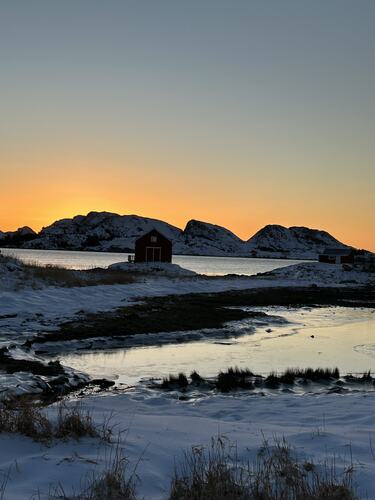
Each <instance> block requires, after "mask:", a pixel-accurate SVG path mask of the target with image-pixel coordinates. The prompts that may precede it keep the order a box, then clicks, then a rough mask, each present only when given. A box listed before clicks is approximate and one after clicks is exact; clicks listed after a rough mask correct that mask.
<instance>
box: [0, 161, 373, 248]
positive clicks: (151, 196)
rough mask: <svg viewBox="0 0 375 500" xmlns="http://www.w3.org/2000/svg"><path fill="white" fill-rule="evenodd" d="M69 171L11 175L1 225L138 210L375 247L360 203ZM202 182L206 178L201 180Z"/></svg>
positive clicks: (176, 219) (0, 190)
mask: <svg viewBox="0 0 375 500" xmlns="http://www.w3.org/2000/svg"><path fill="white" fill-rule="evenodd" d="M73 170H74V169H73ZM73 170H71V171H67V170H66V169H65V173H64V174H61V175H57V174H55V175H54V176H53V179H54V182H53V183H51V181H50V180H49V178H48V176H44V177H43V178H40V177H38V176H36V177H35V176H32V175H31V176H30V177H29V178H27V179H24V180H23V181H22V180H19V179H18V180H16V179H13V180H11V181H8V183H7V185H6V186H5V185H4V184H3V185H2V186H1V187H0V195H1V202H0V230H2V231H11V230H15V229H17V228H18V227H21V226H26V225H27V226H30V227H31V228H32V229H34V230H35V231H39V230H40V229H41V228H42V227H44V226H48V225H50V224H51V223H53V222H55V221H56V220H59V219H63V218H71V217H74V216H75V215H86V214H87V213H88V212H91V211H98V212H100V211H107V212H114V213H118V214H121V215H125V214H136V215H141V216H145V217H152V218H155V219H161V220H163V221H165V222H168V223H170V224H173V225H175V226H177V227H179V228H181V229H183V228H184V227H185V225H186V223H187V221H188V220H190V219H198V220H202V221H205V222H210V223H212V224H218V225H221V226H224V227H226V228H227V229H230V230H231V231H233V232H234V233H235V234H236V235H237V236H239V237H240V238H242V239H243V240H247V239H248V238H250V237H251V236H252V235H253V234H255V232H256V231H258V230H259V229H261V228H262V227H263V226H265V225H266V224H280V225H283V226H286V227H290V226H293V225H294V226H295V225H297V226H300V225H304V226H307V227H312V228H315V229H322V230H326V231H328V232H329V233H330V234H332V235H333V236H334V237H336V238H337V239H339V240H340V241H342V242H344V243H347V244H350V245H353V246H355V247H358V248H366V249H369V250H372V251H375V235H374V232H372V231H369V228H370V227H371V223H372V221H371V212H370V213H369V218H368V219H365V218H364V217H363V214H361V207H358V208H357V210H352V211H351V219H349V218H348V216H347V214H345V213H343V214H341V213H335V212H334V211H330V210H329V203H326V204H324V205H323V204H322V203H321V201H320V203H321V206H320V207H319V206H318V205H317V206H312V207H308V206H305V207H304V209H303V210H300V208H299V206H300V204H301V198H297V197H296V198H295V199H294V200H293V203H292V202H290V201H289V200H287V199H286V197H285V198H283V197H281V199H280V198H279V199H277V200H275V205H272V204H270V203H269V200H268V198H267V196H266V191H267V190H260V191H261V192H260V193H257V194H256V193H252V195H251V199H250V200H248V199H247V196H246V193H245V194H244V193H241V192H238V193H235V194H234V195H232V196H229V195H228V194H227V193H226V189H225V186H217V187H216V189H215V190H213V191H212V192H205V189H206V187H207V186H204V187H203V189H196V190H195V191H194V192H189V190H186V189H184V188H183V186H182V189H177V188H176V184H175V181H174V180H173V179H169V180H166V181H165V182H164V183H163V185H160V184H157V183H156V179H155V178H154V177H152V176H150V178H149V179H148V181H147V180H145V181H144V182H143V183H142V188H141V189H140V188H139V179H137V176H136V175H130V173H128V174H126V175H125V176H124V178H122V179H108V178H106V176H104V177H103V176H102V175H98V176H95V175H94V176H92V177H91V179H90V181H88V180H87V178H86V176H87V172H83V173H82V172H81V173H80V174H79V175H78V174H77V172H76V173H75V174H73ZM203 184H204V183H203Z"/></svg>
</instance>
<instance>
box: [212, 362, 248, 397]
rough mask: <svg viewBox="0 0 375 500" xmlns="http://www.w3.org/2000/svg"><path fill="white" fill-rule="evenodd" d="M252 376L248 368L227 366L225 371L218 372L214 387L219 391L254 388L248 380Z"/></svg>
mask: <svg viewBox="0 0 375 500" xmlns="http://www.w3.org/2000/svg"><path fill="white" fill-rule="evenodd" d="M250 377H254V374H253V373H252V372H251V371H250V370H247V369H245V370H243V369H240V368H237V367H235V368H228V370H227V371H226V372H220V373H219V375H218V376H217V380H216V388H217V389H218V390H219V391H220V392H229V391H233V390H235V389H254V384H253V382H252V381H250V380H249V378H250Z"/></svg>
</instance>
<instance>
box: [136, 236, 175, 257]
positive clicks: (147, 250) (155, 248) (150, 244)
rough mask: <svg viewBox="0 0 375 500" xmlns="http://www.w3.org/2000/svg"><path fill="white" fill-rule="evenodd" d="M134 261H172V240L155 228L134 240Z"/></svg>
mask: <svg viewBox="0 0 375 500" xmlns="http://www.w3.org/2000/svg"><path fill="white" fill-rule="evenodd" d="M134 261H135V262H172V242H171V241H170V240H169V239H168V238H166V237H165V236H164V235H163V234H161V233H159V231H157V230H156V229H152V230H151V231H150V232H148V233H146V234H144V235H143V236H141V237H140V238H138V239H137V240H136V242H135V257H134Z"/></svg>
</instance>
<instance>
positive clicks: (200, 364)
mask: <svg viewBox="0 0 375 500" xmlns="http://www.w3.org/2000/svg"><path fill="white" fill-rule="evenodd" d="M268 311H269V309H268ZM272 313H273V314H277V315H279V316H282V317H284V318H285V319H287V320H288V321H289V322H288V323H287V324H272V326H271V328H269V327H267V325H262V326H261V327H258V328H257V329H256V331H255V333H253V334H245V335H242V336H240V337H238V336H235V334H236V331H233V337H231V338H229V339H226V340H225V341H223V340H215V339H212V338H211V339H205V340H201V341H198V342H190V343H179V344H168V345H162V346H152V347H134V348H128V349H118V350H112V351H101V352H91V353H84V354H70V355H67V356H64V357H63V358H62V362H63V363H64V364H67V365H69V366H72V367H74V368H76V369H78V370H82V371H85V372H88V373H90V374H91V375H93V376H96V377H110V378H114V379H115V378H116V380H117V381H118V382H123V383H127V384H134V383H136V382H138V381H139V380H140V379H142V378H151V377H163V376H167V375H168V374H169V373H178V372H181V371H182V372H185V373H187V374H189V373H190V372H191V371H193V370H197V371H198V372H199V373H200V374H201V375H203V376H213V375H216V374H217V373H218V371H219V370H221V369H225V368H228V367H229V366H235V365H236V366H239V367H247V368H250V369H251V370H253V371H254V372H256V373H264V374H265V373H269V372H270V371H272V370H276V371H281V370H284V369H286V368H288V367H306V366H312V367H313V368H318V367H335V366H338V367H339V369H340V370H341V371H342V372H343V373H346V372H363V371H365V370H369V369H371V370H375V355H374V354H375V314H374V311H373V310H368V309H351V308H349V309H348V308H316V309H305V308H303V309H298V310H296V309H285V308H272ZM238 326H240V325H238ZM233 328H237V327H236V326H234V327H233ZM237 333H238V332H237ZM358 346H361V348H358Z"/></svg>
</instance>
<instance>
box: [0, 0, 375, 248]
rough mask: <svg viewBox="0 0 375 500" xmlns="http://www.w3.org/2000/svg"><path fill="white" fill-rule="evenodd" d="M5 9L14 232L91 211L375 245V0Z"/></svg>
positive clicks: (9, 214)
mask: <svg viewBox="0 0 375 500" xmlns="http://www.w3.org/2000/svg"><path fill="white" fill-rule="evenodd" d="M361 4H362V5H361V7H359V6H358V5H354V4H353V3H352V2H347V1H338V0H337V1H332V2H330V3H329V4H327V2H324V1H317V2H314V3H311V4H301V2H297V1H287V2H285V3H284V2H283V5H281V4H280V2H277V1H274V2H272V1H271V2H264V3H263V2H247V1H246V2H245V1H238V2H235V3H234V4H231V5H230V6H229V3H227V2H221V1H215V2H214V1H207V2H204V3H203V4H202V3H201V2H194V1H193V2H189V3H188V4H184V6H183V7H182V6H181V5H177V3H176V2H172V1H161V2H157V3H156V2H155V3H151V2H144V1H142V0H141V1H139V2H134V3H131V2H117V1H114V0H113V1H112V0H111V1H109V2H106V4H105V5H104V4H103V3H102V2H99V1H92V2H90V3H89V4H88V3H87V2H84V1H77V2H74V4H73V3H71V2H61V3H59V4H57V3H54V4H52V3H50V2H47V1H40V0H36V1H35V2H33V5H32V6H31V5H30V3H28V2H21V3H18V2H17V3H16V2H15V3H8V4H7V5H3V6H2V12H1V17H0V56H1V60H2V61H3V68H2V75H3V76H2V78H1V81H0V104H1V107H2V116H3V117H6V119H5V120H3V124H2V125H1V135H0V175H1V182H0V230H7V229H9V230H10V229H15V228H16V227H18V226H21V225H25V224H28V225H30V226H32V227H33V228H35V229H39V228H40V227H41V226H43V225H47V224H49V223H51V222H53V221H54V220H56V219H59V218H63V217H70V216H73V215H76V214H78V213H87V212H89V211H91V210H107V211H113V212H118V213H137V214H140V215H146V216H150V217H156V218H160V219H163V220H166V221H168V222H170V223H172V224H175V225H177V226H179V227H183V226H184V225H185V223H186V221H187V220H188V219H191V218H196V219H200V220H206V221H208V222H213V223H217V224H220V225H223V226H225V227H228V228H230V229H231V230H232V231H234V232H235V233H236V234H238V235H239V236H240V237H242V238H245V239H246V238H248V237H249V236H250V235H251V234H253V233H254V232H255V231H256V230H257V229H259V228H260V227H262V226H264V225H265V224H268V223H275V224H282V225H285V226H290V225H304V226H309V227H316V228H320V229H326V230H328V231H329V232H331V233H333V234H334V235H335V236H336V237H338V238H339V239H340V240H343V241H345V242H347V243H350V244H352V245H355V246H358V247H366V248H370V249H372V250H375V230H374V226H375V224H374V213H375V197H374V194H373V190H374V185H375V173H374V169H373V165H374V164H375V151H374V145H373V137H375V108H374V103H375V98H374V89H375V69H374V65H373V62H372V58H373V51H374V48H375V39H374V36H375V35H374V32H373V29H372V21H371V19H373V18H374V16H375V6H374V4H373V3H372V2H367V1H364V2H361Z"/></svg>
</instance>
